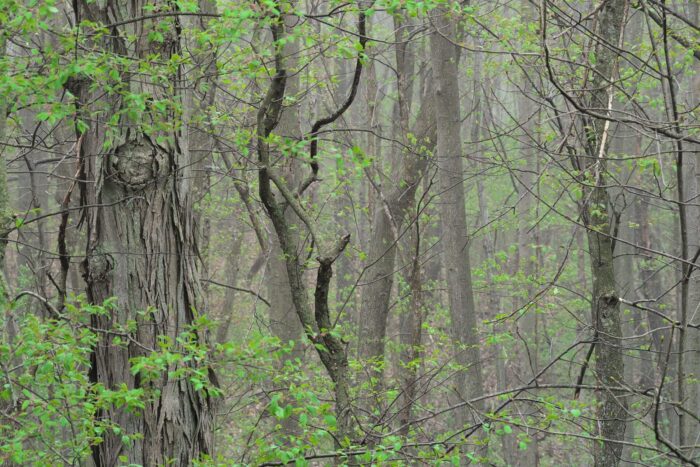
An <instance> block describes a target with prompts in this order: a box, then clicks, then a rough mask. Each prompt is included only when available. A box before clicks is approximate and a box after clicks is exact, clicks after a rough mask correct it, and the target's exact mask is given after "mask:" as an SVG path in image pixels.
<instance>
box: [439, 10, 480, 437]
mask: <svg viewBox="0 0 700 467" xmlns="http://www.w3.org/2000/svg"><path fill="white" fill-rule="evenodd" d="M432 20H433V24H434V26H435V28H436V31H435V32H433V33H432V34H431V37H430V45H431V49H432V54H431V57H432V65H433V77H434V101H435V116H436V123H437V161H438V169H439V175H438V178H439V186H440V192H441V197H440V211H439V212H440V225H441V226H442V239H441V243H442V254H443V261H444V265H445V270H446V279H447V286H448V297H449V305H450V316H451V320H452V324H451V327H452V329H451V331H452V338H453V342H454V347H455V352H456V362H457V364H458V365H459V366H460V367H461V369H460V370H459V371H458V372H457V376H456V387H455V392H456V394H457V396H458V398H459V399H460V401H467V400H469V399H471V398H474V397H478V396H479V395H481V394H482V391H483V384H482V376H481V356H480V352H479V347H478V346H479V338H478V330H477V325H476V309H475V305H474V293H473V290H472V280H471V265H470V260H469V237H468V234H467V220H466V213H465V195H464V189H465V187H464V181H463V179H462V177H463V172H462V153H461V147H462V140H461V137H460V111H459V102H460V99H459V82H458V75H457V63H458V61H459V49H458V48H457V47H456V46H455V45H454V44H453V43H452V42H451V40H450V39H451V38H454V37H455V25H454V22H453V21H452V20H451V19H450V18H449V17H448V13H447V10H446V9H444V8H438V9H436V15H435V16H433V18H432ZM474 420H475V418H474V417H473V414H471V413H470V409H469V408H468V407H467V406H465V408H463V409H461V410H459V411H458V413H457V414H456V417H455V421H456V423H457V425H458V426H459V427H461V426H463V425H465V424H467V423H469V422H471V421H474Z"/></svg>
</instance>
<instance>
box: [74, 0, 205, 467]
mask: <svg viewBox="0 0 700 467" xmlns="http://www.w3.org/2000/svg"><path fill="white" fill-rule="evenodd" d="M149 6H150V7H153V5H148V4H147V2H142V1H137V2H130V3H128V4H127V3H125V2H121V1H117V0H114V1H109V2H107V3H106V4H102V3H94V2H80V3H77V7H76V9H75V15H76V22H80V21H81V20H83V19H86V20H90V21H98V22H102V23H105V24H107V23H109V21H108V18H114V17H115V16H116V19H117V20H120V21H122V20H123V21H127V22H126V23H125V25H124V26H123V27H122V28H113V31H112V35H113V37H112V38H111V40H110V41H109V42H106V43H100V44H93V46H95V47H96V48H98V49H99V52H104V53H108V54H109V53H115V54H116V53H118V54H119V55H122V56H124V55H126V56H128V57H130V58H134V59H139V58H143V57H146V56H148V55H149V54H151V53H159V54H160V55H161V57H162V58H163V59H164V60H166V61H167V58H168V57H170V56H171V55H172V54H174V53H182V52H181V47H180V42H181V41H182V40H183V39H182V38H181V37H180V33H181V27H180V24H179V22H178V19H177V17H172V18H168V19H167V20H163V19H160V20H142V21H134V22H128V20H129V19H130V18H140V17H142V16H143V15H144V13H147V12H148V11H149V9H148V8H149ZM159 6H160V7H161V8H163V7H164V5H163V4H159ZM173 8H174V7H173ZM159 21H167V22H170V23H172V24H171V26H172V27H171V28H170V29H169V33H168V34H167V36H168V37H165V38H164V39H163V41H162V42H157V41H149V40H147V37H148V31H149V30H150V29H152V28H155V27H156V24H157V22H159ZM129 34H134V35H135V36H136V37H138V38H140V39H139V40H138V41H137V42H136V43H135V44H131V43H128V42H127V41H126V40H122V39H121V38H123V37H126V36H127V35H129ZM152 66H153V67H154V68H155V67H157V66H158V65H156V64H153V65H152ZM120 71H121V72H122V75H121V80H122V82H123V83H124V84H126V88H127V89H128V92H131V93H140V94H143V95H148V96H151V97H152V98H153V99H154V100H155V99H162V100H166V99H167V100H168V101H170V102H173V103H177V102H188V100H187V99H185V98H184V96H183V95H182V92H183V91H176V90H180V89H188V88H187V83H186V82H185V80H184V78H183V76H184V75H185V73H184V70H182V69H181V68H178V69H176V70H175V71H174V72H172V73H169V72H165V71H163V70H160V69H159V70H158V72H159V73H160V74H161V76H162V74H163V73H169V74H168V75H167V78H168V80H169V83H167V84H164V83H163V82H162V80H160V82H159V83H158V84H156V83H155V82H150V81H149V77H148V76H147V75H146V76H144V75H140V76H139V79H138V81H137V80H134V81H133V82H131V81H130V75H129V74H128V72H127V70H120ZM89 84H90V83H89V82H88V81H87V80H84V84H83V85H81V86H79V89H78V90H77V91H78V92H77V94H76V95H77V99H78V100H79V105H78V108H79V109H80V111H79V117H82V118H83V120H84V121H94V119H95V118H97V122H96V123H93V126H92V127H91V128H90V129H89V130H88V131H87V132H86V133H85V134H84V135H83V136H82V144H81V145H80V161H81V162H82V166H81V177H80V178H81V180H82V183H81V201H82V203H84V204H87V205H95V204H99V205H101V206H109V207H101V208H98V209H89V210H86V211H85V212H84V219H85V226H86V230H87V232H86V233H87V239H88V244H87V251H86V258H85V261H84V263H83V276H84V278H85V281H86V284H87V295H88V299H89V300H90V302H91V303H95V304H101V303H103V302H104V301H105V300H107V299H108V298H110V297H116V298H117V302H116V307H115V308H114V309H112V310H110V312H109V314H107V315H96V316H93V317H92V325H93V326H94V327H96V328H98V329H114V328H117V327H121V326H126V324H127V322H129V321H135V322H136V323H137V329H136V331H135V332H134V333H133V335H132V341H131V342H130V343H129V344H128V345H126V344H120V345H117V344H116V343H115V342H114V340H113V336H111V335H109V334H106V333H105V334H103V335H102V341H101V342H100V343H99V344H98V345H97V347H96V349H95V351H94V354H93V366H92V368H91V379H92V380H93V381H94V382H95V383H100V384H102V385H104V386H105V387H106V388H109V389H118V388H119V387H120V386H122V385H125V386H126V387H127V388H129V389H133V388H143V389H144V390H146V394H148V395H149V399H148V401H147V402H146V405H145V408H144V409H143V410H142V411H140V413H134V412H127V411H126V410H123V409H119V408H114V409H105V410H104V412H103V413H102V414H101V415H102V417H103V418H105V419H109V420H111V421H113V422H115V423H116V424H118V425H119V426H120V428H121V433H120V434H118V435H117V434H115V433H112V432H111V431H108V432H105V433H104V434H103V436H104V441H103V442H102V443H101V444H99V445H97V446H95V447H94V450H93V459H94V462H95V464H96V465H97V466H110V467H111V466H115V465H118V464H123V463H124V462H123V461H120V460H119V457H120V456H125V457H126V458H127V459H128V463H134V464H140V465H144V466H155V465H165V464H169V463H173V465H182V466H185V465H192V462H193V461H194V460H195V459H197V458H199V457H201V455H202V454H210V453H211V452H212V447H213V441H212V438H213V436H212V434H213V419H212V416H213V414H212V400H211V398H210V396H209V395H208V394H206V392H205V391H202V390H195V388H194V386H193V384H192V383H191V382H190V381H189V379H187V377H184V378H178V379H176V378H169V377H168V376H167V375H168V373H169V372H172V371H175V370H177V369H179V368H181V367H180V366H179V365H182V364H179V363H178V364H171V365H170V366H169V367H168V368H167V370H168V371H166V372H164V376H161V377H160V378H158V379H156V380H154V381H143V380H142V379H141V378H140V376H139V375H138V374H137V375H132V373H131V359H133V358H135V357H141V356H144V355H147V354H148V353H149V351H150V350H151V349H152V350H155V349H159V343H160V342H162V341H163V340H166V341H170V342H173V343H175V342H176V338H177V337H178V336H179V335H180V334H181V333H183V332H185V331H187V330H188V326H189V325H191V324H192V323H193V321H194V318H195V313H196V312H197V311H205V310H204V307H203V301H202V292H201V288H200V278H199V267H200V265H199V255H198V252H197V241H196V229H195V222H194V211H193V208H192V201H191V189H190V185H189V182H188V176H189V167H190V165H191V160H190V159H191V158H190V154H189V151H188V149H187V148H188V144H187V127H186V125H184V124H182V123H183V122H182V121H181V119H183V118H186V117H187V112H188V109H186V108H185V109H182V110H183V113H182V114H178V113H177V111H174V110H169V111H167V113H163V112H160V113H157V112H156V111H155V110H153V109H151V108H150V107H148V106H147V108H146V111H145V112H144V113H143V114H142V115H140V118H141V120H140V121H130V120H128V119H127V118H126V117H124V116H123V117H122V118H121V120H120V121H119V128H117V132H118V133H120V134H121V139H120V140H119V139H117V142H116V143H115V144H114V148H113V149H112V150H111V151H108V152H107V153H106V154H105V153H104V149H103V144H104V142H105V133H106V126H107V123H106V122H105V121H104V120H103V119H108V118H110V117H111V116H112V115H113V114H115V113H117V112H119V111H120V110H121V109H122V108H123V106H124V105H125V104H124V100H123V99H121V98H120V97H117V96H106V97H102V98H101V99H99V100H95V99H94V97H95V96H94V95H93V91H91V90H90V89H89ZM184 92H187V91H184ZM88 103H89V104H88ZM173 107H175V105H174V106H173ZM100 112H102V113H100ZM183 115H184V117H183ZM163 120H164V121H165V123H166V124H167V128H168V130H162V131H160V132H158V133H156V132H155V131H152V132H150V134H147V133H146V131H145V130H142V129H141V125H142V124H143V123H145V122H148V123H152V122H154V121H163ZM159 137H160V138H159ZM124 199H127V200H128V201H126V202H118V201H119V200H124ZM146 311H148V312H146ZM198 338H199V339H202V340H203V339H205V336H198ZM172 350H174V351H176V350H177V344H174V348H173V349H172ZM209 375H210V377H213V374H212V373H209ZM139 433H140V434H142V436H138V437H136V438H135V439H133V440H131V441H129V442H126V443H125V442H124V440H123V439H122V435H135V434H139Z"/></svg>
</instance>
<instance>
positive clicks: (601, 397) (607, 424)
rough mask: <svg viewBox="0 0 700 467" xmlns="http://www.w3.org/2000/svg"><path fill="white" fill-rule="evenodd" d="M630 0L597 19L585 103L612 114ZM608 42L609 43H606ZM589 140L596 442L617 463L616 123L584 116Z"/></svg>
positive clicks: (587, 213)
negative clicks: (610, 158)
mask: <svg viewBox="0 0 700 467" xmlns="http://www.w3.org/2000/svg"><path fill="white" fill-rule="evenodd" d="M626 4H627V2H626V1H612V0H607V1H605V2H604V4H603V5H602V7H601V8H600V10H599V13H598V15H597V18H596V23H597V24H596V32H597V35H598V37H599V38H600V41H599V42H597V44H596V45H595V47H594V53H595V56H596V63H594V64H593V68H594V69H593V70H592V72H591V74H590V84H589V86H587V87H588V88H589V89H590V90H591V91H590V92H589V93H588V94H589V95H590V98H589V99H588V100H587V102H586V103H585V106H586V107H587V108H590V109H605V110H603V111H600V112H603V113H604V114H609V113H610V112H611V110H612V104H613V86H612V83H613V82H614V81H615V75H616V73H617V60H618V57H617V52H616V50H615V49H613V47H612V46H610V45H608V44H614V45H615V46H618V45H621V43H622V40H623V33H624V21H625V11H626ZM603 41H605V42H603ZM583 120H584V121H583V125H584V126H586V133H587V137H588V140H587V141H585V142H583V148H584V149H585V152H586V157H585V158H579V164H580V167H579V168H580V169H582V170H584V171H585V173H586V175H587V176H588V177H589V178H590V179H592V180H593V182H592V185H593V186H591V185H589V184H587V186H585V188H584V190H583V193H584V202H583V203H582V205H581V209H582V211H581V216H582V218H583V220H584V222H585V224H586V227H587V237H588V250H589V255H590V268H591V277H592V281H593V290H592V296H591V307H592V315H593V319H592V320H593V326H594V330H595V340H596V344H595V357H596V359H595V373H596V380H597V382H598V384H599V385H600V386H602V388H603V389H601V390H599V391H598V392H597V397H598V404H599V408H598V415H597V418H598V420H597V425H598V436H600V437H602V438H603V440H602V441H600V442H595V443H594V452H593V454H594V458H595V464H596V466H600V467H603V466H605V467H610V466H613V467H614V466H617V465H618V464H619V462H620V457H621V454H622V447H623V445H622V444H619V443H616V442H615V441H616V440H624V439H625V427H626V402H625V399H624V398H621V397H620V395H621V393H620V391H619V390H614V389H611V388H613V387H619V386H621V385H622V384H623V382H624V362H623V353H622V347H621V345H622V340H621V338H622V326H621V318H620V301H619V295H618V292H617V284H616V280H615V279H616V278H615V268H614V261H613V260H614V248H615V242H614V239H613V238H612V236H611V235H612V234H613V232H614V230H613V222H614V219H613V216H612V209H613V207H612V205H611V200H610V194H609V192H608V189H607V188H606V186H605V184H606V182H605V168H606V156H607V151H608V147H609V144H610V140H611V138H612V129H611V124H610V122H609V121H607V120H603V119H592V118H588V117H584V119H583Z"/></svg>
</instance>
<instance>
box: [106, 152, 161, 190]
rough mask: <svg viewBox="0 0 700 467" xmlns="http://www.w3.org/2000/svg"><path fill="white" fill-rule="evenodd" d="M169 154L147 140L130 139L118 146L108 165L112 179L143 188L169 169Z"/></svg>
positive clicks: (127, 186)
mask: <svg viewBox="0 0 700 467" xmlns="http://www.w3.org/2000/svg"><path fill="white" fill-rule="evenodd" d="M166 162H167V155H166V154H165V153H164V152H163V151H162V150H161V149H159V148H157V147H156V146H154V145H153V144H151V143H150V142H149V141H147V140H129V141H127V142H126V143H124V144H122V145H121V146H119V147H117V149H116V150H115V152H114V156H113V159H112V163H111V164H110V166H109V167H108V176H109V178H110V180H111V181H113V182H115V183H118V184H120V185H122V186H124V187H125V188H127V189H129V190H132V191H133V190H142V189H144V188H146V187H147V186H148V185H150V184H152V183H153V182H155V181H157V180H158V178H159V177H161V176H163V175H165V173H166V171H167V163H166Z"/></svg>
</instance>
